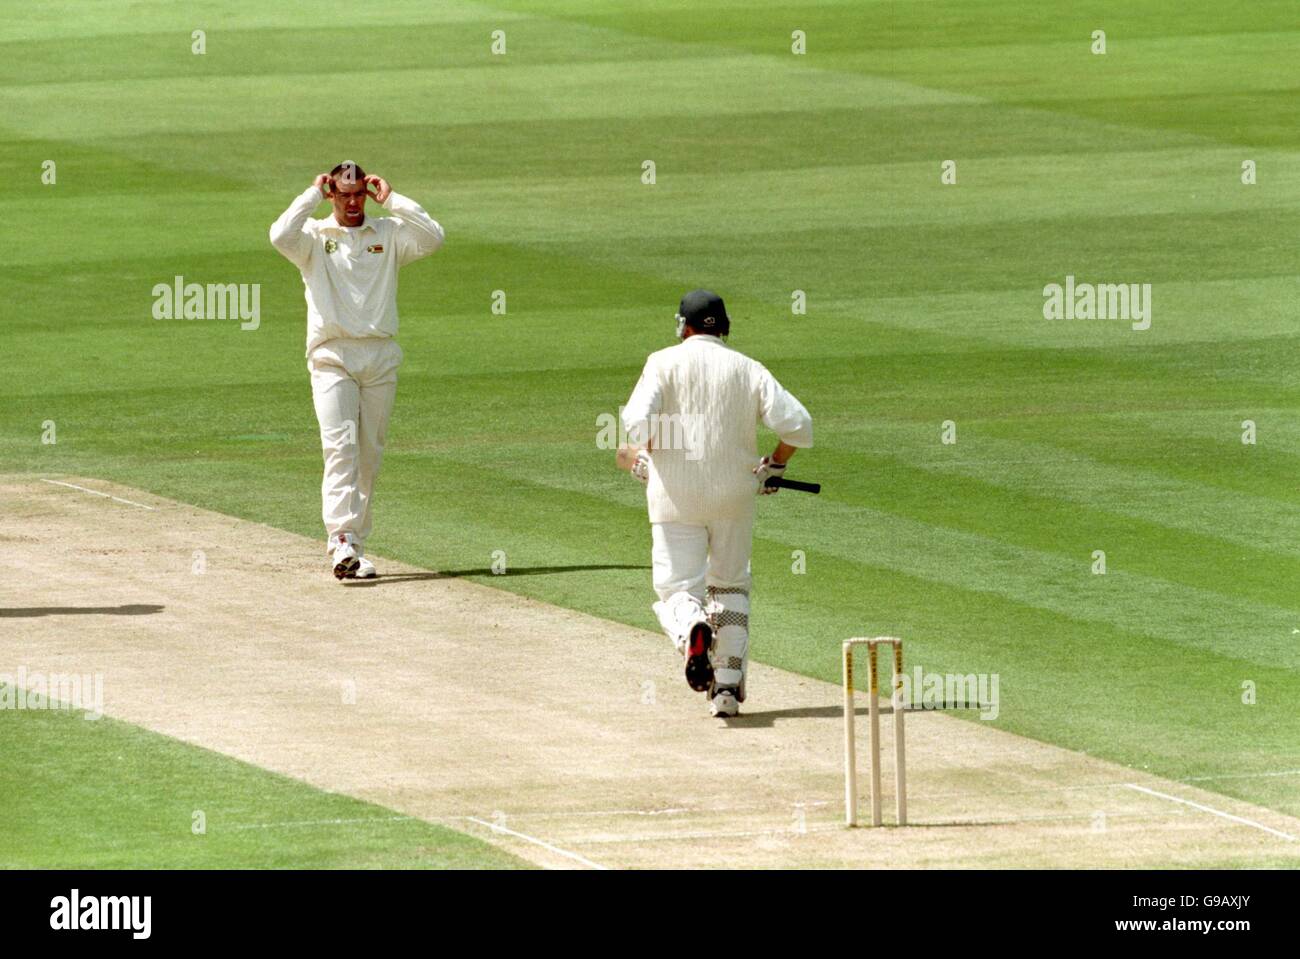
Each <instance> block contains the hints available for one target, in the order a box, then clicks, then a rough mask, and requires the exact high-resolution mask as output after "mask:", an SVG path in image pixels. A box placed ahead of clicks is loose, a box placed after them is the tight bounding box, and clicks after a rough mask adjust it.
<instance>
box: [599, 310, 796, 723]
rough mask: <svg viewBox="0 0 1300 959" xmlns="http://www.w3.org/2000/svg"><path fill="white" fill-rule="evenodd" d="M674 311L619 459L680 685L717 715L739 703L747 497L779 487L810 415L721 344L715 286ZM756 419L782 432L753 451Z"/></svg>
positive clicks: (640, 386) (633, 403)
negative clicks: (672, 339)
mask: <svg viewBox="0 0 1300 959" xmlns="http://www.w3.org/2000/svg"><path fill="white" fill-rule="evenodd" d="M676 319H677V336H678V337H679V338H680V339H681V341H682V342H681V343H679V344H677V345H676V346H671V347H669V348H667V349H664V350H660V351H658V352H657V353H652V354H650V357H649V359H647V360H646V364H645V369H644V370H643V371H642V373H641V379H640V381H639V382H638V383H637V385H636V389H634V390H633V391H632V397H631V399H629V400H628V403H627V406H626V407H624V409H623V413H622V421H623V428H624V430H625V431H626V433H627V435H628V443H627V444H626V445H624V446H622V447H621V448H620V449H619V451H618V457H617V459H618V464H619V466H620V467H621V468H623V469H627V470H629V471H630V472H631V473H632V475H633V476H635V477H636V478H637V479H639V480H641V482H643V483H645V484H646V502H647V505H648V506H649V511H650V534H651V540H652V544H653V546H652V551H651V556H652V562H653V567H654V588H655V592H657V593H658V594H659V602H657V603H655V604H654V611H655V615H656V616H657V617H658V618H659V623H660V625H661V626H663V629H664V632H665V633H667V634H668V637H669V638H670V639H671V640H672V641H673V644H674V645H675V646H676V647H677V649H678V651H679V652H680V653H681V654H682V655H683V657H684V658H685V661H686V681H687V683H689V684H690V687H691V688H692V689H694V690H696V691H697V692H703V693H706V694H707V696H708V699H709V711H710V713H711V714H712V715H714V716H720V717H724V718H725V717H729V716H735V715H737V714H738V713H739V712H740V703H742V702H744V701H745V674H746V670H747V668H748V664H749V587H750V570H749V557H750V551H751V548H752V545H753V531H754V504H755V497H756V495H760V494H771V493H775V492H777V489H776V488H774V487H770V486H768V485H766V481H767V480H768V479H769V477H780V476H782V475H784V472H785V467H786V464H787V463H788V462H789V461H790V457H791V456H793V455H794V453H795V451H796V450H797V449H799V448H801V447H809V446H812V442H813V437H812V417H811V416H809V415H808V411H807V410H806V409H805V408H804V406H803V404H802V403H800V402H799V401H798V400H797V399H795V398H794V396H792V395H791V394H790V393H788V392H787V391H786V390H785V389H784V388H783V387H782V386H781V384H780V383H778V382H777V381H776V378H775V377H773V376H772V374H771V373H769V372H768V371H767V369H766V368H765V367H764V366H763V365H762V364H761V363H759V362H757V361H755V360H752V359H750V358H749V357H747V356H745V355H743V354H742V353H739V352H737V351H736V350H733V349H731V348H730V347H728V346H727V345H726V343H724V342H723V339H724V338H725V337H726V336H727V335H728V333H730V331H731V320H730V318H729V317H728V316H727V310H726V307H725V306H724V305H723V302H722V299H721V297H719V296H717V294H715V293H710V292H709V291H708V290H695V291H694V292H691V293H687V294H686V296H684V297H683V298H682V301H681V306H680V307H679V308H678V311H677V317H676ZM760 422H761V423H763V424H764V425H765V426H766V427H767V428H768V429H770V430H772V432H774V433H776V435H777V436H778V437H779V439H780V442H779V443H778V444H777V446H776V449H775V450H773V452H772V454H771V455H770V456H764V457H762V458H761V459H760V458H759V456H758V452H757V425H758V423H760Z"/></svg>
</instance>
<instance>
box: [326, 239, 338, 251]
mask: <svg viewBox="0 0 1300 959" xmlns="http://www.w3.org/2000/svg"><path fill="white" fill-rule="evenodd" d="M338 248H339V244H338V241H337V240H326V241H325V252H326V253H333V252H334V251H335V250H337V249H338Z"/></svg>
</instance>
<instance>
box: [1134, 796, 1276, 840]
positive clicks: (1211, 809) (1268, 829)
mask: <svg viewBox="0 0 1300 959" xmlns="http://www.w3.org/2000/svg"><path fill="white" fill-rule="evenodd" d="M1124 786H1125V787H1126V788H1128V789H1136V790H1137V791H1138V792H1140V793H1146V794H1147V795H1149V796H1159V797H1160V798H1161V799H1168V800H1169V801H1170V802H1177V803H1182V804H1183V805H1184V806H1191V807H1192V808H1193V809H1199V810H1200V811H1201V812H1208V813H1209V814H1210V815H1212V816H1218V817H1220V818H1221V819H1231V820H1232V821H1233V822H1239V823H1241V824H1242V825H1244V826H1253V827H1254V828H1256V829H1262V830H1263V831H1264V832H1266V833H1271V834H1272V835H1274V836H1280V837H1282V838H1283V839H1285V840H1287V841H1288V842H1295V841H1296V837H1295V836H1293V835H1291V834H1290V833H1288V832H1283V831H1282V830H1280V829H1274V828H1273V827H1272V826H1265V825H1264V824H1263V823H1259V822H1255V820H1253V819H1246V818H1244V817H1242V816H1234V815H1233V814H1232V813H1230V812H1224V811H1223V810H1222V809H1215V808H1214V807H1213V806H1205V805H1202V804H1201V803H1198V802H1192V801H1191V800H1190V799H1180V798H1179V797H1177V796H1171V795H1169V794H1168V793H1162V792H1156V791H1155V790H1154V789H1147V787H1146V786H1139V785H1138V784H1137V783H1124Z"/></svg>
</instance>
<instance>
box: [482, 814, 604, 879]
mask: <svg viewBox="0 0 1300 959" xmlns="http://www.w3.org/2000/svg"><path fill="white" fill-rule="evenodd" d="M465 818H466V819H468V820H469V821H470V822H475V823H478V824H479V825H480V826H486V827H487V828H488V829H491V830H492V831H493V832H498V833H505V834H506V835H507V836H514V837H515V838H516V839H522V840H524V841H525V842H531V843H533V844H534V845H536V846H541V847H542V848H543V849H546V850H549V851H550V852H553V853H555V854H556V855H557V856H565V857H567V858H569V859H572V860H573V861H574V862H580V863H582V864H583V865H584V866H587V867H588V868H590V869H600V870H602V871H606V867H604V866H602V865H600V864H599V863H595V862H592V861H591V860H590V859H586V858H584V857H582V856H579V855H578V854H577V853H576V852H569V851H568V850H567V849H561V848H560V847H559V846H552V845H551V844H550V843H549V842H545V841H543V840H541V839H538V838H537V837H536V836H526V835H524V834H523V833H521V832H515V831H514V830H513V829H507V828H506V827H505V826H498V825H496V824H495V823H490V822H484V821H483V820H482V819H477V818H475V817H474V816H466V817H465Z"/></svg>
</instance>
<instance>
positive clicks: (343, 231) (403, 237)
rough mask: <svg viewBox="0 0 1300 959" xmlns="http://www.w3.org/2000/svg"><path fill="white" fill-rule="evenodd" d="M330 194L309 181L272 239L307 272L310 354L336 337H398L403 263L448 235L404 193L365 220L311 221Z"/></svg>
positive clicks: (432, 248) (274, 228)
mask: <svg viewBox="0 0 1300 959" xmlns="http://www.w3.org/2000/svg"><path fill="white" fill-rule="evenodd" d="M324 198H325V194H324V193H322V192H321V190H320V188H319V187H316V186H311V187H308V188H307V189H306V190H304V191H303V192H302V194H301V195H299V196H298V198H297V199H295V200H294V201H293V203H291V204H290V205H289V209H287V210H285V211H284V212H283V213H282V214H280V218H279V219H278V220H276V221H275V222H274V223H272V224H271V243H272V245H273V246H274V247H275V248H276V249H277V250H279V251H280V252H281V253H282V254H284V256H285V258H286V259H288V260H289V262H291V263H292V264H293V265H294V266H296V267H297V268H298V270H299V271H300V272H301V273H302V282H303V286H304V287H305V288H306V296H307V353H308V355H310V354H311V351H312V350H314V349H315V348H316V347H317V346H319V345H320V344H321V343H324V342H325V341H326V340H332V339H335V338H337V337H348V338H352V339H360V338H364V337H393V336H396V335H397V269H398V267H402V266H405V265H406V264H407V263H410V262H411V261H412V260H418V259H419V258H420V257H422V256H428V255H429V254H430V253H433V252H434V251H435V250H437V249H438V248H439V247H440V246H442V241H443V230H442V227H441V226H440V225H439V224H438V221H437V220H435V219H434V218H433V217H431V216H429V214H428V213H425V212H424V208H423V207H421V206H420V204H418V203H416V202H415V201H414V200H412V199H410V198H409V197H404V196H402V195H401V194H400V193H390V194H389V195H388V199H387V200H385V201H384V204H383V205H384V209H386V210H388V211H389V212H391V213H392V214H393V215H392V216H377V217H375V216H367V217H366V218H365V220H364V221H363V222H362V224H361V225H360V226H351V227H349V226H341V225H340V224H339V222H338V221H337V220H336V219H335V218H334V215H333V214H331V215H330V216H328V217H326V218H325V219H323V220H314V219H311V212H312V211H313V210H314V209H316V207H317V206H318V205H319V204H320V202H321V200H323V199H324Z"/></svg>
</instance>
